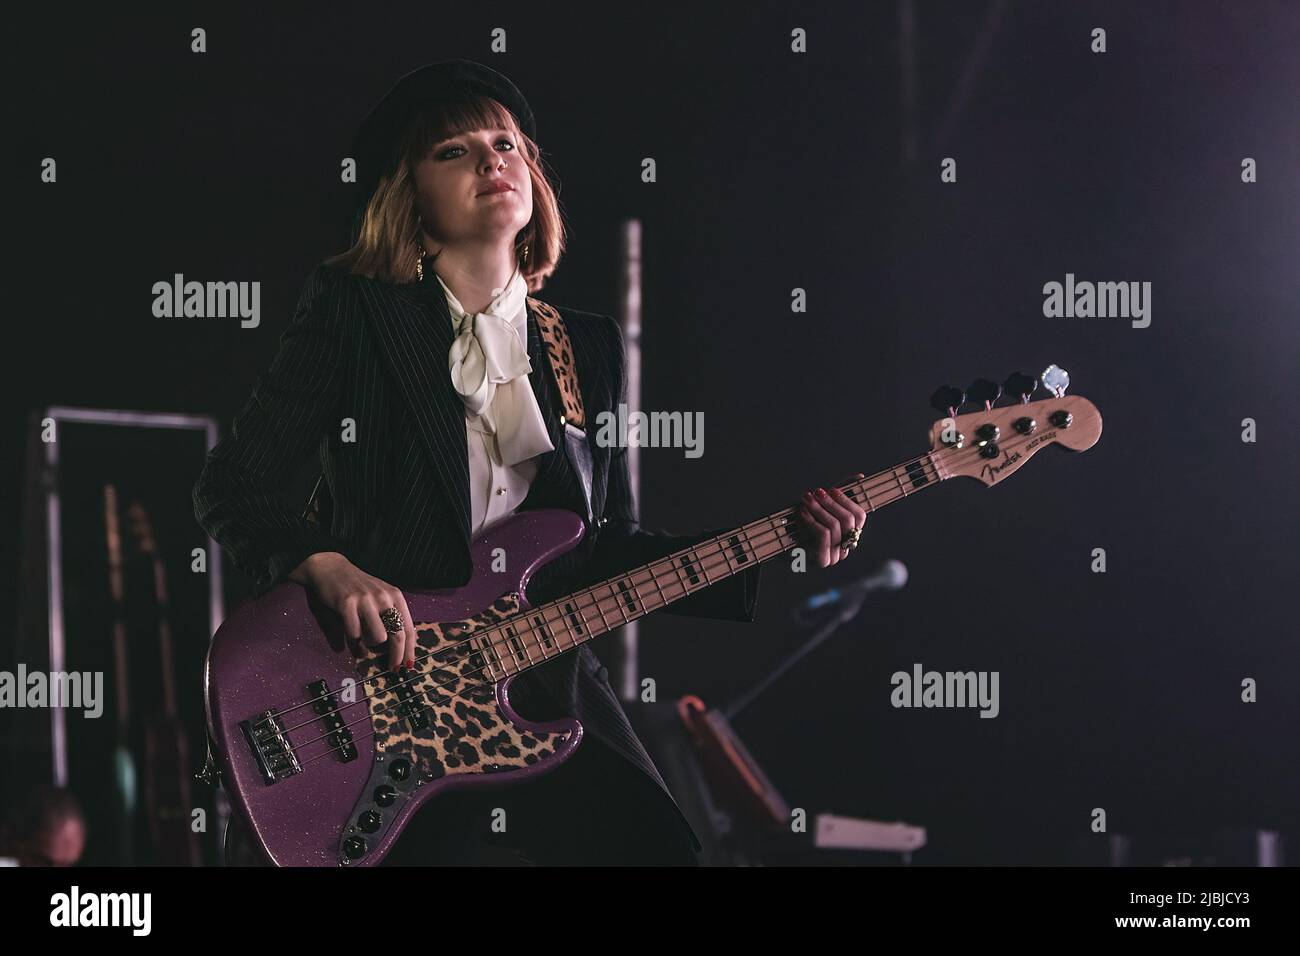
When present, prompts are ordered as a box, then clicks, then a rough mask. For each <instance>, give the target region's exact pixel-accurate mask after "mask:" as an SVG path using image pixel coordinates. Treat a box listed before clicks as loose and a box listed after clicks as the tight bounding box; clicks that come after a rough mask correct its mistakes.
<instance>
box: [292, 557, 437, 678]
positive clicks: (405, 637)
mask: <svg viewBox="0 0 1300 956" xmlns="http://www.w3.org/2000/svg"><path fill="white" fill-rule="evenodd" d="M289 579H290V580H291V581H297V582H298V583H299V584H304V585H306V586H307V587H309V588H311V590H312V592H313V593H314V594H315V595H316V597H317V599H318V600H319V601H320V602H321V603H322V604H324V605H325V606H326V607H328V608H330V609H331V610H333V611H334V613H336V614H337V615H338V616H339V617H341V618H342V619H343V632H344V634H345V635H346V636H347V638H348V640H349V641H350V642H352V643H353V644H356V643H357V642H360V643H361V644H363V645H365V646H367V647H369V648H373V649H374V651H373V653H374V655H375V656H378V655H379V653H380V650H379V648H380V647H381V645H384V644H387V645H388V666H389V668H390V669H392V670H396V669H397V668H399V667H401V666H402V664H403V663H405V664H406V665H407V666H408V667H412V666H414V664H415V651H416V644H415V624H414V623H413V622H412V621H411V611H410V609H409V608H408V607H407V606H406V598H405V597H404V596H403V595H402V592H401V591H399V590H398V589H397V588H395V587H393V586H392V585H391V584H388V583H387V582H385V581H381V580H379V578H376V577H372V576H371V575H369V574H366V572H364V571H362V570H361V569H360V568H358V567H357V566H356V565H355V564H353V563H352V562H351V561H349V560H348V559H347V558H346V557H344V556H343V555H342V554H339V553H338V552H337V551H318V552H316V553H315V554H312V555H309V556H308V557H307V558H306V560H304V561H303V562H302V564H300V565H298V567H296V568H294V569H293V572H292V573H291V574H290V575H289ZM390 607H395V608H397V612H398V613H399V614H401V615H402V630H400V631H398V632H397V633H396V634H389V633H388V632H387V631H386V630H385V629H384V622H383V621H381V620H380V619H379V612H380V611H383V610H385V609H386V608H390Z"/></svg>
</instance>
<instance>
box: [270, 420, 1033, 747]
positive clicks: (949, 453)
mask: <svg viewBox="0 0 1300 956" xmlns="http://www.w3.org/2000/svg"><path fill="white" fill-rule="evenodd" d="M1032 438H1033V436H1032V435H1024V436H1020V438H1019V439H1016V440H1011V441H1007V442H1005V443H1004V444H1003V445H1001V446H999V447H1001V448H1007V447H1012V446H1014V445H1018V444H1023V443H1024V442H1026V441H1030V440H1032ZM980 450H981V449H980V446H979V445H972V446H970V447H969V448H968V449H952V448H947V449H940V453H941V457H942V459H943V460H944V461H945V462H946V461H948V460H951V459H955V458H957V457H958V456H961V455H964V454H969V453H975V454H978V453H979V452H980ZM934 454H935V453H934V452H927V453H926V454H925V455H922V456H920V457H919V458H916V459H913V461H911V462H907V463H904V464H902V465H896V466H895V467H894V468H893V469H891V472H896V471H898V470H899V469H900V468H901V469H906V468H907V467H908V466H909V465H912V464H916V463H918V462H920V461H922V460H923V459H925V458H927V457H932V456H933V455H934ZM931 467H933V468H934V470H935V474H936V476H938V477H939V481H942V480H943V477H942V475H941V474H940V472H939V469H938V467H937V466H936V465H935V464H934V461H933V459H932V461H931ZM871 477H873V478H874V477H876V476H871ZM860 480H861V481H870V480H871V479H870V478H864V479H860ZM939 481H935V482H934V484H938V483H939ZM857 483H858V482H850V483H849V484H848V485H847V486H846V487H849V488H852V486H853V485H854V484H857ZM894 483H897V484H899V486H900V487H902V482H901V480H900V478H899V476H897V475H893V477H892V481H891V479H889V478H881V480H880V481H879V482H877V483H876V484H875V485H873V486H871V487H873V488H878V487H880V486H881V485H885V484H894ZM923 487H927V485H920V486H916V487H915V488H914V490H919V489H920V488H923ZM908 494H910V492H904V495H903V496H904V497H906V496H907V495H908ZM896 500H898V499H897V498H891V499H890V500H889V501H888V502H883V503H882V506H883V504H890V503H892V502H893V501H896ZM796 510H797V509H787V510H786V511H784V512H779V513H778V514H777V515H775V516H769V517H767V518H760V519H758V520H757V521H756V522H751V523H750V524H760V523H768V524H772V523H773V520H772V519H773V517H782V518H785V517H788V516H789V515H790V514H792V513H794V511H796ZM872 510H873V511H874V510H875V509H872ZM741 527H742V529H743V528H745V527H748V525H744V526H741ZM788 528H789V524H788V523H785V524H782V525H781V526H779V527H777V528H768V529H766V530H765V531H764V532H763V535H762V537H763V538H764V539H766V538H769V537H771V536H773V535H774V536H775V538H776V539H778V540H779V538H780V537H781V535H782V533H784V532H785V531H787V530H788ZM730 537H734V535H732V534H730V533H724V534H722V535H719V536H717V537H716V538H713V539H709V540H708V541H703V542H700V543H699V544H698V545H696V546H695V547H694V548H687V549H683V552H681V553H690V552H696V553H697V555H698V554H699V553H700V552H701V551H703V553H704V560H700V561H697V562H696V563H698V564H700V566H701V568H702V569H704V570H705V571H706V572H707V570H708V569H709V568H712V567H716V568H717V569H720V570H724V569H729V567H730V562H729V561H728V560H727V556H726V550H727V548H726V546H722V547H719V548H716V549H714V548H713V547H712V546H713V545H714V544H717V543H719V542H721V541H722V540H723V539H725V538H730ZM746 539H747V540H748V541H749V542H750V544H751V545H752V543H753V539H752V538H750V537H749V536H748V535H746ZM763 543H764V544H766V543H767V541H766V540H765V541H764V542H763ZM792 543H793V542H792ZM782 550H784V549H782ZM779 553H781V552H779V551H778V552H774V553H773V554H771V555H769V556H768V558H767V559H770V558H774V557H776V555H777V554H779ZM671 557H673V556H669V557H668V558H661V559H658V560H657V561H655V562H653V563H652V564H651V565H647V566H643V567H653V566H654V565H656V564H659V563H669V564H671ZM715 557H722V558H723V563H722V564H718V565H710V564H708V563H707V562H708V560H709V559H712V558H715ZM767 559H764V560H767ZM757 563H761V562H756V564H757ZM674 570H676V569H675V568H674ZM704 576H705V580H706V582H707V581H708V576H707V573H706V574H705V575H704ZM725 576H730V574H727V575H725ZM652 578H653V575H652ZM647 583H653V580H652V582H647ZM711 583H712V582H708V583H706V585H705V587H707V586H709V584H711ZM603 586H605V582H600V583H597V584H596V585H593V586H591V587H589V588H587V589H584V590H583V591H578V592H574V594H572V595H570V597H573V598H575V599H576V598H579V597H580V596H586V595H590V596H593V597H596V600H595V601H593V602H592V603H591V604H586V605H583V604H581V602H580V601H575V603H576V604H577V606H578V608H579V610H585V609H587V608H592V607H594V608H596V610H597V611H598V613H601V617H602V623H604V624H606V626H607V630H612V628H608V622H607V621H604V613H603V611H602V610H601V609H600V607H599V603H600V601H601V600H611V599H616V598H617V595H615V594H614V593H612V592H611V594H610V595H608V596H606V597H604V598H600V597H598V596H596V595H595V593H594V592H595V590H596V589H597V588H600V587H603ZM656 586H657V585H656ZM634 587H635V585H634ZM697 590H702V588H699V589H697ZM660 591H661V595H660V596H661V597H662V589H660ZM637 593H638V595H639V591H638V592H637ZM690 593H693V592H690V591H687V592H686V593H685V594H682V595H679V596H677V597H676V598H674V599H673V601H667V602H665V603H664V604H663V605H660V607H664V606H666V605H667V604H669V603H674V602H675V601H676V600H680V599H681V598H683V597H686V596H688V595H689V594H690ZM545 608H546V605H543V606H542V608H538V609H535V610H537V611H544V610H545ZM653 610H659V608H654V609H653ZM528 613H532V611H529V612H524V614H525V615H526V614H528ZM646 613H652V612H651V611H647V612H646ZM563 618H564V615H563V614H561V615H560V616H559V617H557V618H555V619H554V621H562V620H563ZM519 619H520V618H508V619H506V620H505V621H502V622H499V623H498V624H496V625H493V626H492V627H490V628H485V629H484V632H485V633H491V632H493V631H497V630H498V629H500V628H502V627H504V626H505V625H506V624H508V623H510V622H511V621H517V620H519ZM542 619H543V623H544V624H547V623H554V621H550V620H548V619H547V618H546V617H545V614H544V613H543V614H542ZM583 620H584V623H585V615H583ZM623 623H627V622H626V621H623V622H620V624H619V625H615V626H621V624H623ZM521 633H525V634H529V635H534V634H536V633H537V629H535V628H533V627H531V626H530V627H527V628H523V629H521ZM509 640H510V638H508V637H507V638H505V639H504V640H502V641H499V642H497V641H492V642H489V643H488V644H487V645H486V648H492V649H496V648H498V647H501V646H503V645H504V644H506V643H508V641H509ZM471 641H472V638H470V639H467V640H466V641H461V642H459V643H458V644H456V645H452V646H449V647H447V648H443V649H442V650H441V651H437V652H435V653H444V652H446V651H448V650H451V649H452V647H455V648H459V647H461V646H464V645H465V644H466V643H470V642H471ZM581 643H586V642H585V641H583V642H581ZM577 646H578V642H575V643H574V645H573V647H570V648H567V649H565V650H562V651H560V652H559V653H561V654H562V653H567V652H568V651H571V650H573V649H574V648H576V647H577ZM486 648H485V649H484V650H486ZM474 653H480V654H482V653H483V651H477V652H474ZM432 656H434V654H429V655H425V657H422V658H419V660H425V659H427V658H429V657H432ZM556 656H558V654H557V655H556ZM472 657H473V653H471V654H469V655H466V656H465V657H462V658H455V659H452V660H450V661H446V662H444V663H445V664H448V665H456V664H461V663H464V662H465V661H467V660H469V659H470V658H472ZM547 659H549V658H545V656H544V660H547ZM484 660H486V657H485V658H484ZM491 666H492V665H491V664H490V663H485V664H484V665H483V666H481V667H478V668H474V669H473V670H470V671H464V672H461V674H460V676H458V677H456V678H453V679H452V680H449V681H447V682H446V683H444V684H437V685H435V686H434V687H433V688H431V689H430V690H427V691H423V692H421V694H420V695H419V696H420V697H421V698H424V697H425V696H426V695H427V694H429V693H434V692H436V691H438V690H441V689H442V688H444V687H447V686H450V685H451V684H452V683H455V682H456V681H457V680H461V681H463V680H465V675H466V674H474V673H481V672H483V671H485V670H488V669H489V668H490V667H491ZM524 669H527V668H523V669H521V671H519V672H517V673H522V670H524ZM386 673H387V674H390V675H391V672H386ZM426 674H427V672H424V671H421V672H420V673H418V674H416V675H413V676H412V677H409V678H407V679H405V680H403V681H401V682H400V683H398V684H395V685H392V686H390V687H388V688H383V689H386V690H396V689H397V688H398V687H402V686H406V685H408V684H411V683H413V682H415V681H418V680H421V679H423V678H424V677H425V676H426ZM379 676H384V675H383V674H381V675H376V678H370V679H368V680H367V682H369V681H371V680H374V679H377V677H379ZM399 676H400V675H399ZM506 676H507V677H509V676H514V675H506ZM496 683H497V681H492V682H488V683H478V684H470V685H468V686H467V687H466V688H464V689H463V690H462V691H458V692H456V693H453V694H448V695H441V696H442V698H443V700H442V701H439V702H437V703H442V702H445V701H448V700H454V699H456V698H458V697H461V696H463V694H464V693H466V692H468V691H470V690H473V689H475V688H478V687H491V686H494V685H495V684H496ZM317 699H320V698H317ZM366 699H367V700H370V699H373V695H370V694H367V695H366ZM307 703H311V702H307ZM403 703H406V702H404V701H400V700H399V701H398V702H396V703H395V704H394V705H391V706H389V707H387V708H384V709H383V710H380V711H375V712H370V713H373V714H374V715H376V716H378V715H382V714H387V713H389V712H391V711H392V710H394V709H395V708H396V709H400V708H401V706H402V704H403ZM302 706H306V704H298V705H295V706H294V707H291V708H287V709H286V710H284V711H282V712H281V713H286V714H287V713H291V712H292V711H293V710H297V709H299V708H301V707H302ZM266 719H267V718H263V721H262V722H265V720H266ZM366 719H367V718H365V717H363V718H358V719H357V720H355V721H352V722H350V723H348V724H345V725H343V726H342V727H339V728H335V729H333V730H331V731H330V732H329V733H326V734H322V735H321V736H319V737H316V738H313V739H312V740H309V741H306V742H304V743H302V744H296V745H294V746H295V747H307V746H310V745H311V744H314V743H317V742H319V741H321V740H325V739H327V738H328V737H329V736H330V735H331V734H333V733H337V732H338V731H339V730H344V729H347V728H348V727H351V726H354V725H355V724H358V723H362V722H363V721H365V720H366ZM313 722H314V720H308V721H305V722H303V723H302V724H297V725H295V728H291V729H296V728H298V727H303V726H308V725H310V724H311V723H313ZM282 732H283V733H289V732H290V729H286V730H284V731H282ZM340 749H342V748H341V747H339V746H336V747H334V748H332V749H331V750H329V751H326V752H324V753H322V754H319V755H317V756H318V757H319V756H326V755H327V754H329V753H333V752H335V751H337V750H340ZM314 759H316V757H313V758H310V760H314ZM310 760H309V761H307V762H310Z"/></svg>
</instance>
